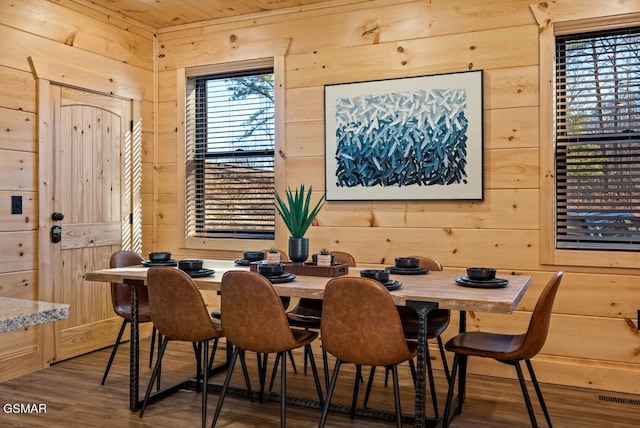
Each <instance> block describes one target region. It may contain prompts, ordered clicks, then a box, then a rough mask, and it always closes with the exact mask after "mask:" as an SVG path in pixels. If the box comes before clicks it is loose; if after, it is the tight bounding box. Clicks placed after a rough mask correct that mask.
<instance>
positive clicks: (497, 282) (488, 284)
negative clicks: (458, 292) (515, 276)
mask: <svg viewBox="0 0 640 428" xmlns="http://www.w3.org/2000/svg"><path fill="white" fill-rule="evenodd" d="M456 284H458V285H461V286H463V287H472V288H504V287H506V286H507V285H509V281H508V280H506V279H500V278H494V279H492V280H489V281H474V280H472V279H469V278H467V277H466V276H460V277H458V278H456Z"/></svg>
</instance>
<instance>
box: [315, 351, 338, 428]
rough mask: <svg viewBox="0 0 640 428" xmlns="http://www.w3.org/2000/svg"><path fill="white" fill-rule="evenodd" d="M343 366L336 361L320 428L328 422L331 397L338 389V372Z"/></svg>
mask: <svg viewBox="0 0 640 428" xmlns="http://www.w3.org/2000/svg"><path fill="white" fill-rule="evenodd" d="M341 365H342V361H340V360H336V367H335V368H334V369H333V376H332V377H331V382H330V383H329V388H327V398H326V400H325V401H324V406H323V407H322V415H321V416H320V423H319V424H318V427H319V428H323V427H324V424H325V423H326V422H327V414H328V413H329V405H330V404H331V397H332V396H333V390H334V389H335V388H336V382H337V380H338V372H339V371H340V366H341Z"/></svg>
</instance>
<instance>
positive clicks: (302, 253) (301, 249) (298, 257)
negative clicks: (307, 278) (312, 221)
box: [289, 238, 309, 263]
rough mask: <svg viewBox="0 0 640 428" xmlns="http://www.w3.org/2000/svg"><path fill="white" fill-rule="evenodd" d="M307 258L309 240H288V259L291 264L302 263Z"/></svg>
mask: <svg viewBox="0 0 640 428" xmlns="http://www.w3.org/2000/svg"><path fill="white" fill-rule="evenodd" d="M308 257H309V238H289V258H290V259H291V261H292V262H293V263H303V262H304V261H305V260H307V258H308Z"/></svg>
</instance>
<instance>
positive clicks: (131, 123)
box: [129, 120, 133, 132]
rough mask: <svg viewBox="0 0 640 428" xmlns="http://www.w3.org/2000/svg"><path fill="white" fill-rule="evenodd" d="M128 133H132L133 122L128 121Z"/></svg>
mask: <svg viewBox="0 0 640 428" xmlns="http://www.w3.org/2000/svg"><path fill="white" fill-rule="evenodd" d="M129 131H131V132H133V120H130V121H129Z"/></svg>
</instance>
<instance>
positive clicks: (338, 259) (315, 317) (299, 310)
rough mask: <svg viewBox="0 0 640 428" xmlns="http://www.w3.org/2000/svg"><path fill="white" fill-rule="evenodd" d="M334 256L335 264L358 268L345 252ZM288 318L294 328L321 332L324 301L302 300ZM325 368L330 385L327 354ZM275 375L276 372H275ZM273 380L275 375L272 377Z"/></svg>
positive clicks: (324, 357) (305, 361)
mask: <svg viewBox="0 0 640 428" xmlns="http://www.w3.org/2000/svg"><path fill="white" fill-rule="evenodd" d="M329 253H330V254H331V255H333V261H334V263H338V264H346V265H347V266H349V267H355V266H356V259H355V258H354V257H353V256H352V255H351V254H349V253H347V252H345V251H330V252H329ZM287 318H289V324H290V325H291V326H292V327H299V328H305V329H313V330H320V320H321V318H322V300H320V299H306V298H304V297H303V298H300V299H299V300H298V303H297V304H296V306H294V307H293V309H291V310H290V311H289V312H287ZM322 359H323V366H324V374H325V383H326V384H327V386H328V385H329V370H328V367H327V358H326V354H324V353H323V358H322ZM304 373H305V374H306V373H307V360H306V358H305V360H304ZM274 374H275V372H274ZM271 379H272V380H273V374H272V376H271Z"/></svg>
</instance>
